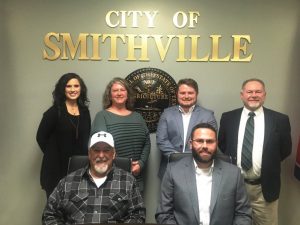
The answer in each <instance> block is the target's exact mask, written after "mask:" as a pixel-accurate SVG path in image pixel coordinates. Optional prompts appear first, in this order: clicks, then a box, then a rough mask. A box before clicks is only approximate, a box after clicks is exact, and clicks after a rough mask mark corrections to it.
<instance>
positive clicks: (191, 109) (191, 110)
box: [179, 105, 196, 114]
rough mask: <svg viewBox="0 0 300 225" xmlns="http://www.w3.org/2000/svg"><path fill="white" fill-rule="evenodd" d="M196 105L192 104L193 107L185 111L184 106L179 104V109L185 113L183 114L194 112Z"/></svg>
mask: <svg viewBox="0 0 300 225" xmlns="http://www.w3.org/2000/svg"><path fill="white" fill-rule="evenodd" d="M195 106H196V105H193V106H191V107H190V108H189V111H188V112H185V111H184V110H183V108H182V107H181V106H179V111H180V112H181V113H183V114H189V113H192V112H193V111H194V108H195Z"/></svg>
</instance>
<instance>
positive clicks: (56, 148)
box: [36, 73, 91, 198]
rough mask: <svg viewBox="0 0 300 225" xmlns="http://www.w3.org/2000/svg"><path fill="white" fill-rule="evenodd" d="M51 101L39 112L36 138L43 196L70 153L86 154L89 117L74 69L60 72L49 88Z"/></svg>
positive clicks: (84, 93) (65, 165) (62, 173)
mask: <svg viewBox="0 0 300 225" xmlns="http://www.w3.org/2000/svg"><path fill="white" fill-rule="evenodd" d="M52 95H53V105H52V106H51V107H50V108H49V109H48V110H47V111H46V112H44V114H43V118H42V120H41V122H40V125H39V128H38V131H37V136H36V140H37V142H38V144H39V146H40V148H41V150H42V152H43V154H44V156H43V161H42V168H41V177H40V182H41V186H42V189H44V190H45V191H46V195H47V198H48V197H49V195H50V194H51V193H52V191H53V189H54V188H55V187H56V185H57V183H58V182H59V180H60V179H61V178H63V177H64V176H65V175H66V174H67V168H68V159H69V157H70V156H72V155H87V151H88V148H87V146H88V140H89V134H90V128H91V118H90V113H89V110H88V103H89V100H88V98H87V88H86V86H85V84H84V82H83V80H82V79H81V78H80V76H78V75H77V74H75V73H67V74H64V75H63V76H62V77H61V78H60V79H59V80H58V82H57V83H56V86H55V89H54V91H53V92H52Z"/></svg>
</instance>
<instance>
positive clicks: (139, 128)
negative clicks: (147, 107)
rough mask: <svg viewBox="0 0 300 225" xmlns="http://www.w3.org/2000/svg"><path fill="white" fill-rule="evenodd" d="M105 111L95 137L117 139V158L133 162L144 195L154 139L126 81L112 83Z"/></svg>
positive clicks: (95, 125) (98, 118)
mask: <svg viewBox="0 0 300 225" xmlns="http://www.w3.org/2000/svg"><path fill="white" fill-rule="evenodd" d="M103 109H104V110H102V111H100V112H98V113H97V115H96V117H95V119H94V121H93V124H92V131H91V134H93V133H95V132H98V131H107V132H109V133H111V134H112V135H113V137H114V140H115V149H116V153H117V156H119V157H126V158H130V159H131V160H132V164H131V172H132V174H133V175H134V176H135V177H136V179H137V181H138V184H139V187H140V190H141V191H143V189H144V185H143V170H144V168H145V165H146V163H147V160H148V157H149V153H150V148H151V143H150V136H149V130H148V128H147V125H146V122H145V120H144V119H143V117H142V116H141V115H140V114H139V113H137V112H135V111H134V96H133V93H132V90H131V88H130V87H129V85H128V83H127V81H126V80H124V79H122V78H118V77H117V78H114V79H113V80H112V81H110V82H109V84H108V85H107V87H106V90H105V92H104V94H103Z"/></svg>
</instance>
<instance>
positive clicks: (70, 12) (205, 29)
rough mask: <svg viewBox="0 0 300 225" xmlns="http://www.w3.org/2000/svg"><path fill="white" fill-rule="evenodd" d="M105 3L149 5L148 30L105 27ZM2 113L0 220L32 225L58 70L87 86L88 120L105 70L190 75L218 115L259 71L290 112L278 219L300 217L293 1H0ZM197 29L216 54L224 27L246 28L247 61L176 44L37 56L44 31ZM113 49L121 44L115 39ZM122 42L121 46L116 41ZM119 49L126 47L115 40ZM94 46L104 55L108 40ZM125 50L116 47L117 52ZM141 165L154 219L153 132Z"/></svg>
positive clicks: (37, 216)
mask: <svg viewBox="0 0 300 225" xmlns="http://www.w3.org/2000/svg"><path fill="white" fill-rule="evenodd" d="M109 10H158V11H159V23H158V24H157V25H156V28H154V29H149V28H147V27H144V26H143V27H140V28H135V29H134V28H128V29H125V28H122V29H121V28H116V29H112V28H109V27H108V26H106V24H105V21H104V18H105V14H106V12H107V11H109ZM189 10H191V11H199V12H200V14H201V16H200V19H199V22H198V25H197V27H196V28H195V29H193V30H191V29H176V28H174V26H173V25H172V23H171V22H172V20H171V18H172V15H173V14H174V13H175V12H176V11H189ZM0 17H1V18H0V34H1V35H0V40H1V41H0V49H1V56H0V57H1V61H0V63H1V64H0V68H1V82H0V85H1V88H0V93H1V95H0V96H1V98H0V99H1V102H0V105H1V116H0V124H1V128H0V137H1V141H0V149H1V153H0V154H1V155H0V171H1V175H0V194H1V201H0V212H1V216H0V224H14V225H21V224H22V225H23V224H27V225H38V224H40V223H41V222H40V220H41V213H42V210H43V207H44V204H45V194H44V192H43V191H42V190H41V189H40V186H39V170H40V164H41V158H42V154H41V151H40V150H39V148H38V146H37V143H36V141H35V134H36V130H37V126H38V124H39V122H40V119H41V116H42V113H43V112H44V111H45V110H46V109H47V108H48V107H49V106H50V105H51V92H52V89H53V87H54V83H55V82H56V80H57V79H58V77H60V76H61V75H62V74H63V73H66V72H70V71H74V72H77V73H78V74H80V75H81V76H82V77H83V79H84V80H85V82H86V84H87V86H88V88H89V97H90V100H91V104H90V111H91V116H92V118H93V117H94V115H95V113H96V112H97V111H98V110H100V109H101V98H100V96H101V94H102V92H103V90H104V87H105V85H106V84H107V82H108V81H109V80H110V79H111V78H112V77H114V76H121V77H125V76H127V75H128V74H129V73H131V72H132V71H134V70H136V69H138V68H142V67H156V68H159V69H162V70H164V71H166V72H167V73H169V74H170V75H171V76H173V78H174V79H175V80H176V81H177V80H179V79H180V78H183V77H192V78H194V79H196V80H197V81H198V83H199V86H200V94H199V99H200V103H201V104H202V105H204V106H205V107H207V108H210V109H213V110H214V111H215V115H216V117H217V120H218V121H219V119H220V116H221V113H222V112H224V111H228V110H230V109H233V108H237V107H240V106H241V102H240V99H239V89H240V86H241V83H242V81H243V80H245V79H247V78H249V77H259V78H261V79H263V80H264V81H265V82H266V85H267V101H266V104H265V105H266V107H269V108H273V109H275V110H278V111H281V112H283V113H286V114H288V115H289V116H290V120H291V125H292V135H293V141H294V143H293V153H292V156H290V157H289V158H288V159H287V160H286V161H285V162H284V163H283V171H282V192H281V198H280V207H279V208H280V225H296V224H299V222H298V221H299V220H300V207H299V201H300V181H297V180H295V178H294V177H293V168H294V162H295V153H296V152H295V151H296V149H295V148H296V142H297V138H298V137H299V134H300V120H299V112H300V107H299V97H300V95H299V94H300V93H299V85H300V79H299V77H300V74H299V71H300V66H299V65H300V64H299V58H300V53H299V52H300V24H299V21H300V2H299V1H297V0H286V1H279V0H278V1H277V0H275V1H274V0H273V1H268V0H265V1H259V0H254V1H241V0H240V1H238V0H228V1H218V0H210V1H205V0H194V1H192V0H186V1H166V0H165V1H143V0H140V1H129V0H127V1H125V0H124V1H116V0H107V1H99V0H94V1H93V0H89V1H83V0H82V1H74V0H73V1H71V0H65V1H35V0H27V1H21V0H7V1H5V0H1V1H0ZM52 31H53V32H69V33H72V34H78V33H81V32H87V33H123V34H126V33H133V34H139V33H144V34H162V35H168V34H200V35H201V36H203V39H204V40H203V43H202V42H201V44H203V46H202V47H203V49H208V48H209V46H210V43H209V40H208V36H209V35H211V34H220V35H222V36H223V40H224V43H223V44H222V46H221V47H220V50H221V53H222V54H226V52H228V51H231V50H230V49H231V48H232V44H231V42H230V39H229V37H230V36H231V35H232V34H243V33H247V34H249V35H251V38H252V45H251V46H250V51H251V52H252V53H253V60H252V61H251V62H250V63H232V62H231V63H230V62H229V63H228V62H225V63H216V62H214V63H213V62H194V63H192V62H181V63H178V62H175V58H176V53H177V48H176V45H173V46H171V48H170V51H169V53H168V56H167V58H166V60H165V61H164V62H161V61H160V59H159V57H158V54H157V51H156V49H155V48H150V49H149V56H150V58H151V60H150V61H149V62H127V61H125V60H124V59H123V58H124V57H123V58H122V59H120V61H119V62H108V61H107V57H106V60H103V61H94V62H92V61H78V60H74V61H71V60H70V61H61V60H57V61H53V62H50V61H44V60H42V49H43V48H44V44H43V37H44V35H45V34H46V33H48V32H52ZM119 46H120V47H122V45H121V44H120V45H119ZM122 48H124V46H123V47H122ZM124 49H125V48H124ZM102 51H103V52H104V53H105V54H106V55H107V51H108V47H105V46H104V47H103V49H102ZM124 51H125V50H122V51H121V54H123V55H124V54H125V52H126V51H125V52H124ZM151 141H152V149H151V156H150V162H149V166H148V179H147V183H148V189H147V190H146V205H147V210H148V211H147V212H148V214H147V221H149V222H153V221H154V213H155V208H156V201H157V196H158V179H157V177H156V173H157V168H158V165H159V154H158V150H157V148H156V144H155V135H154V134H153V135H151Z"/></svg>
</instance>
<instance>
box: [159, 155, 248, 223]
mask: <svg viewBox="0 0 300 225" xmlns="http://www.w3.org/2000/svg"><path fill="white" fill-rule="evenodd" d="M198 191H201V190H198ZM209 211H210V225H220V224H222V225H251V224H252V219H251V207H250V205H249V202H248V196H247V192H246V189H245V185H244V179H243V177H242V175H241V172H240V169H239V168H237V167H236V166H234V165H232V164H230V163H226V162H223V161H222V160H220V159H215V161H214V168H213V172H212V188H211V201H210V208H209ZM155 218H156V221H157V222H158V223H159V224H178V225H199V224H200V218H199V205H198V195H197V185H196V172H195V166H194V162H193V157H192V156H189V157H185V158H183V159H181V160H180V161H177V162H172V163H169V164H168V167H167V170H166V173H165V176H164V178H163V180H162V184H161V197H160V202H159V205H158V208H157V212H156V215H155Z"/></svg>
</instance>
